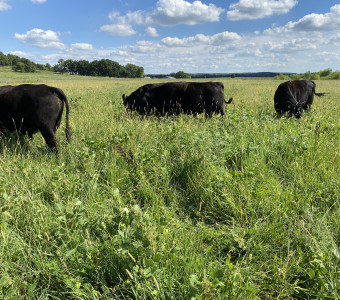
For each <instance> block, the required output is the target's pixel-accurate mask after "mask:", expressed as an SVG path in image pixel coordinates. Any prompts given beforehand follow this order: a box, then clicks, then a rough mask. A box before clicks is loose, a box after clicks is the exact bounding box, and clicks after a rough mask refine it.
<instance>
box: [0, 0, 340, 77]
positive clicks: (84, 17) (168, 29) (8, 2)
mask: <svg viewBox="0 0 340 300" xmlns="http://www.w3.org/2000/svg"><path fill="white" fill-rule="evenodd" d="M0 51H1V52H3V53H4V54H9V53H11V54H15V55H18V56H20V57H25V58H28V59H30V60H32V61H34V62H36V63H42V64H46V63H49V64H51V65H55V64H56V63H57V62H58V60H59V59H64V60H66V59H72V60H81V59H85V60H88V61H93V60H99V59H103V58H105V59H110V60H113V61H116V62H118V63H120V64H121V65H126V64H127V63H132V64H135V65H138V66H142V67H144V71H145V73H146V74H169V73H171V72H177V71H184V72H187V73H238V72H262V71H263V72H297V73H304V72H307V71H311V72H317V71H320V70H324V69H327V68H331V69H332V70H333V71H336V70H340V0H337V1H332V0H231V1H227V0H196V1H192V0H158V1H157V0H97V1H93V0H92V1H91V0H0Z"/></svg>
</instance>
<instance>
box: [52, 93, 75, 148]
mask: <svg viewBox="0 0 340 300" xmlns="http://www.w3.org/2000/svg"><path fill="white" fill-rule="evenodd" d="M54 92H55V93H56V94H57V95H58V97H59V99H61V100H62V101H63V102H64V103H65V107H66V128H65V134H66V140H67V141H68V142H70V141H71V135H72V133H71V129H70V120H69V113H70V108H69V106H68V101H67V97H66V95H65V93H64V92H63V91H62V90H61V89H58V88H54Z"/></svg>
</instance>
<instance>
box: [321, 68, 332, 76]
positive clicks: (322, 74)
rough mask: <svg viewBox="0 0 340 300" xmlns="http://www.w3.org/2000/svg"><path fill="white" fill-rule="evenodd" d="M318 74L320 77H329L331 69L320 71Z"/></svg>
mask: <svg viewBox="0 0 340 300" xmlns="http://www.w3.org/2000/svg"><path fill="white" fill-rule="evenodd" d="M319 74H320V77H328V76H329V75H331V74H332V69H330V68H328V69H325V70H323V71H320V72H319Z"/></svg>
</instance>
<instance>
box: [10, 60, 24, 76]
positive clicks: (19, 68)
mask: <svg viewBox="0 0 340 300" xmlns="http://www.w3.org/2000/svg"><path fill="white" fill-rule="evenodd" d="M12 70H13V71H15V72H21V73H24V72H25V64H24V63H23V62H21V61H18V62H17V63H15V64H14V65H13V66H12Z"/></svg>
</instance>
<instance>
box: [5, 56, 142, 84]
mask: <svg viewBox="0 0 340 300" xmlns="http://www.w3.org/2000/svg"><path fill="white" fill-rule="evenodd" d="M0 66H11V67H12V69H13V71H15V72H22V73H33V72H36V71H37V70H46V71H54V72H58V73H69V74H77V75H83V76H103V77H125V78H141V77H143V76H144V68H143V67H139V66H136V65H134V64H127V65H125V66H122V65H120V64H119V63H118V62H115V61H112V60H110V59H101V60H94V61H91V62H89V61H87V60H79V61H75V60H72V59H68V60H64V59H59V60H58V63H57V64H56V65H54V66H53V67H52V66H51V65H50V64H45V65H43V64H37V63H34V62H32V61H30V60H29V59H27V58H22V57H19V56H17V55H13V54H7V55H5V54H3V53H2V52H1V51H0Z"/></svg>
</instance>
